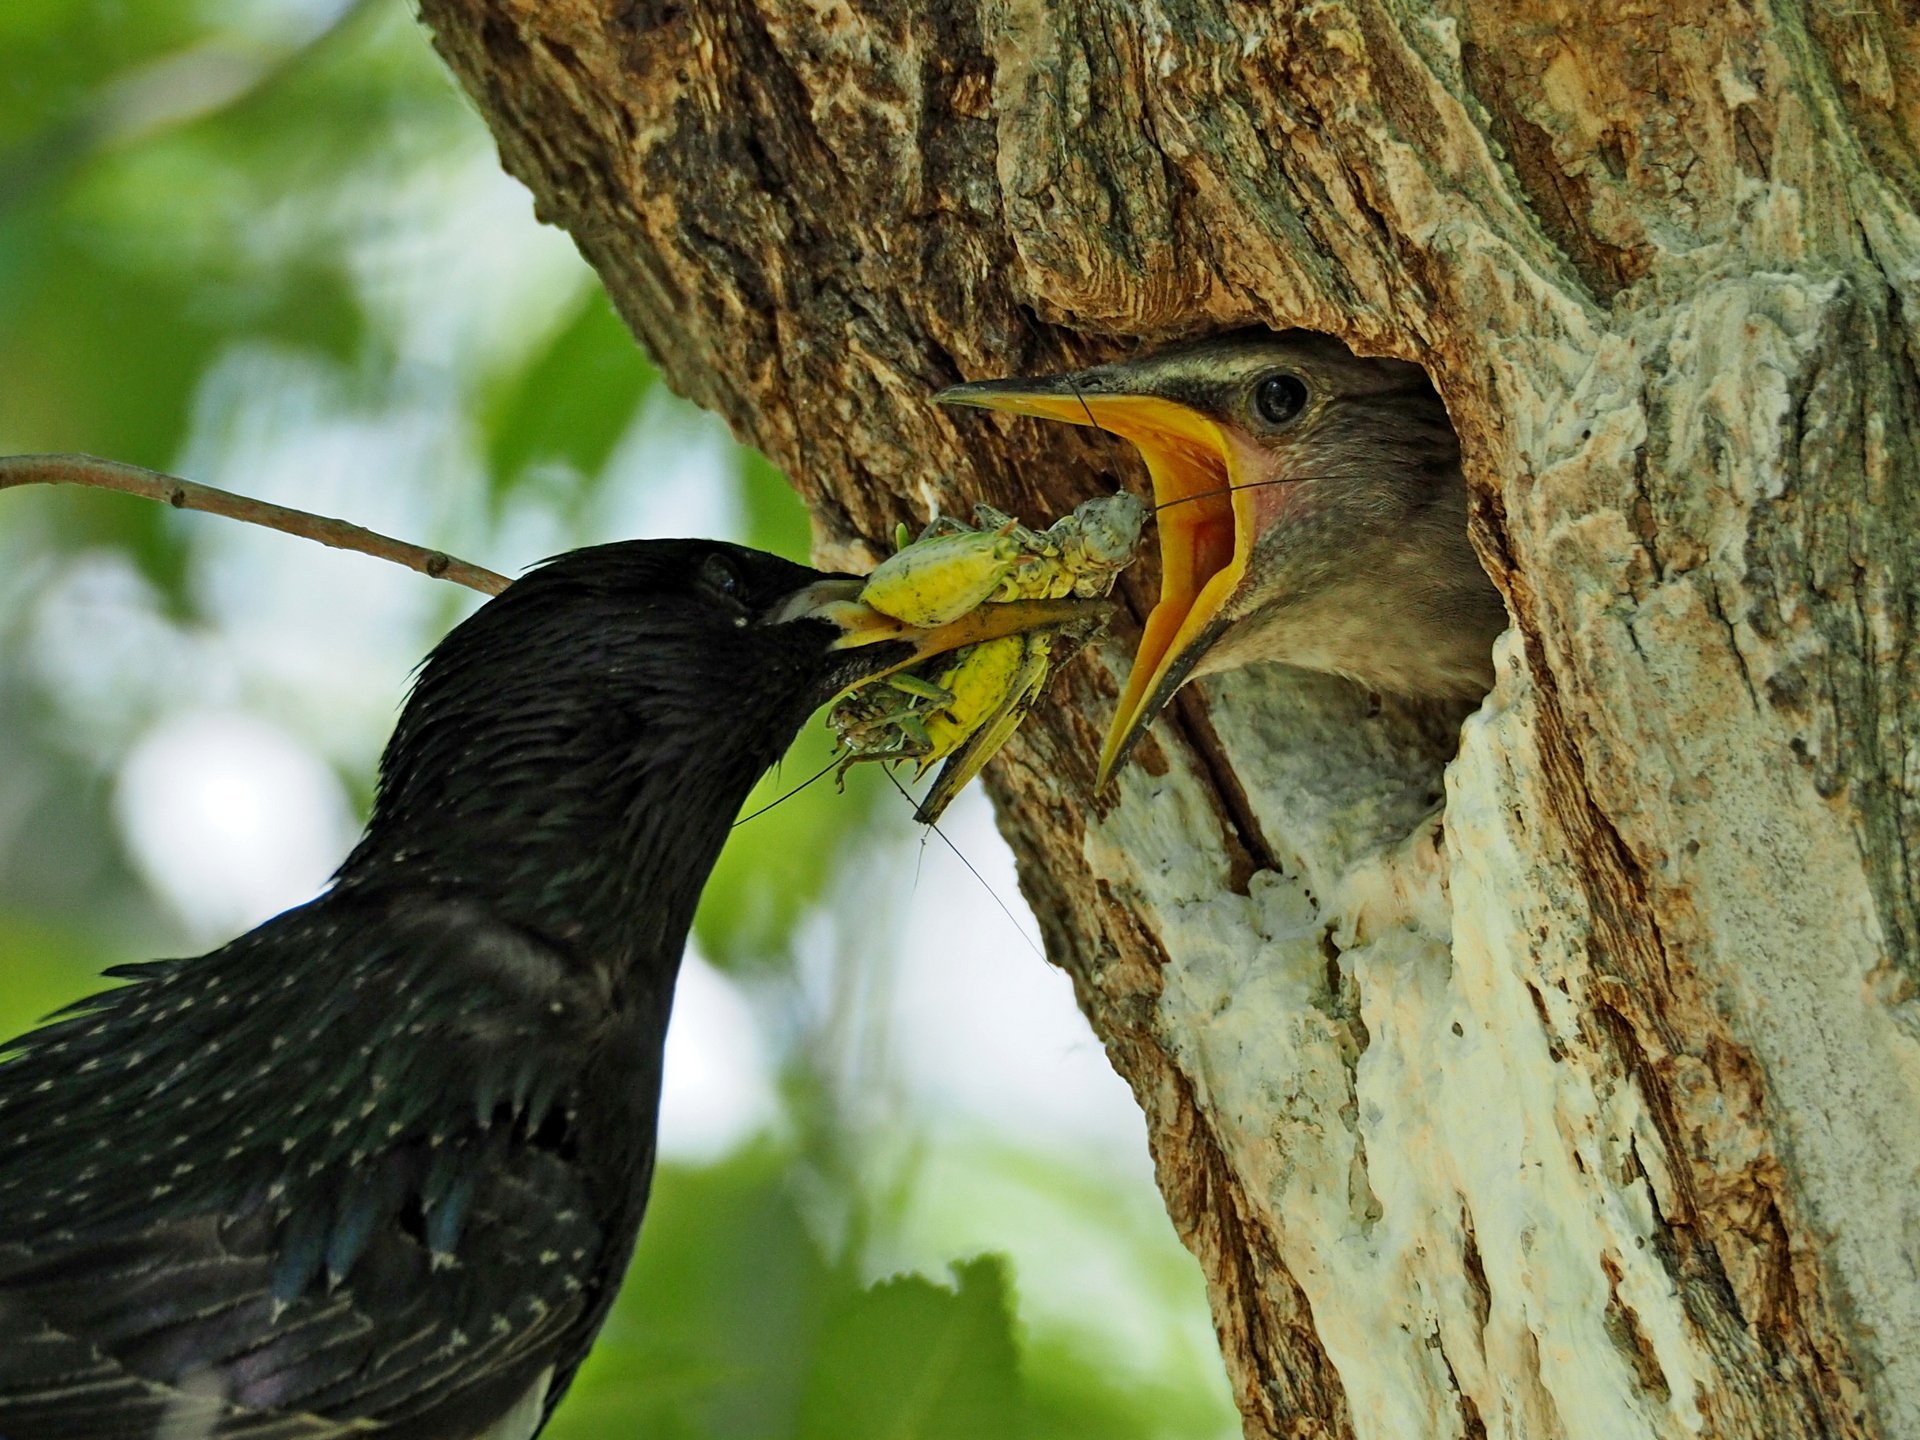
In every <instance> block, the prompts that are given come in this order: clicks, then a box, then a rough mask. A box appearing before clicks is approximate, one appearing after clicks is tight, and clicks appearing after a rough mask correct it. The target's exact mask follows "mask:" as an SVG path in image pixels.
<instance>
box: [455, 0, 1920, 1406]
mask: <svg viewBox="0 0 1920 1440" xmlns="http://www.w3.org/2000/svg"><path fill="white" fill-rule="evenodd" d="M423 9H424V11H425V18H426V19H427V21H428V22H429V24H430V25H431V26H432V28H433V30H434V32H435V35H436V38H437V41H438V43H439V45H440V47H441V49H442V51H443V53H444V54H445V56H446V58H447V60H448V61H449V63H450V64H451V65H452V67H453V69H454V70H455V71H456V73H457V74H458V75H459V77H460V78H461V80H462V81H463V82H464V83H465V84H466V86H467V88H468V89H469V90H470V91H471V92H472V94H473V95H474V97H475V98H476V100H477V101H478V103H479V105H480V107H481V109H482V111H483V112H484V114H485V116H486V118H487V120H488V122H489V123H490V124H491V126H492V127H493V129H494V132H495V133H496V135H497V136H498V138H499V142H500V147H501V151H502V154H503V156H504V158H505V161H506V164H507V166H508V168H509V169H510V170H511V171H512V172H513V173H514V174H515V175H517V176H519V177H520V178H521V179H522V180H524V181H525V182H526V184H527V185H528V186H530V187H531V188H532V190H533V192H534V194H535V196H536V197H537V201H538V205H539V209H540V213H541V214H542V215H543V216H544V217H545V218H547V219H549V220H551V221H553V222H554V223H556V224H559V225H563V226H565V227H566V228H567V229H569V230H570V231H571V232H572V233H573V234H574V236H575V237H576V238H577V240H578V242H579V244H580V247H581V249H582V250H583V251H584V252H585V253H586V255H587V257H588V258H589V259H590V260H591V261H592V262H593V264H594V265H595V266H596V267H597V268H598V270H599V272H600V274H601V275H602V276H603V277H604V279H605V281H606V284H607V287H608V289H609V290H610V291H611V293H612V295H613V297H614V299H615V301H616V303H617V304H618V305H619V307H620V309H621V311H622V313H623V314H624V315H625V316H626V317H627V319H628V321H629V322H630V323H631V324H632V326H633V328H634V330H635V332H636V333H637V334H638V335H639V336H640V338H641V339H642V340H643V341H644V342H645V344H646V346H647V348H648V350H649V351H650V352H651V353H652V354H653V356H654V357H655V358H656V359H657V360H658V361H659V363H660V364H661V366H662V367H663V368H664V370H665V371H666V373H667V375H668V376H669V377H670V379H671V380H672V381H673V383H674V384H675V385H676V386H678V387H679V388H680V389H681V390H683V391H684V392H686V393H687V394H689V395H691V396H693V397H694V398H695V399H696V400H698V401H700V402H701V403H702V404H705V405H708V406H710V407H712V408H713V409H715V410H718V411H719V412H720V413H722V414H724V415H725V416H727V417H728V418H729V419H730V420H731V421H732V423H733V425H734V426H735V428H736V429H737V430H738V432H739V433H740V434H741V435H742V436H743V437H744V438H745V439H747V440H750V441H752V442H753V443H754V444H756V445H759V446H760V447H762V448H763V449H764V450H766V451H767V453H768V454H769V455H771V456H772V457H773V458H774V459H775V460H776V461H777V462H779V463H780V464H781V465H783V466H784V467H786V468H787V470H788V471H789V472H790V473H791V474H792V475H793V476H794V478H795V481H796V483H797V484H798V486H799V487H800V489H801V490H802V492H803V493H804V494H805V496H806V498H807V500H808V501H809V503H810V504H811V506H812V507H813V510H814V513H815V515H816V516H817V521H818V536H819V548H820V550H821V552H822V554H823V555H825V556H827V557H828V558H831V559H835V560H839V561H842V562H853V561H858V560H861V559H863V558H866V559H871V558H873V557H874V556H876V555H877V554H878V553H879V549H880V547H882V546H883V543H884V542H883V537H885V536H887V535H888V534H889V532H890V531H891V528H892V526H893V524H894V522H895V521H897V520H901V519H906V520H910V521H918V520H921V519H923V518H924V517H925V515H926V513H927V512H928V511H929V510H930V509H931V508H932V507H934V506H935V505H939V506H942V507H945V508H948V509H956V508H960V509H963V508H964V507H965V506H966V505H967V504H968V503H970V502H971V501H972V500H973V499H975V498H986V499H991V500H992V501H994V502H995V503H997V504H1000V505H1002V506H1005V507H1007V508H1011V509H1015V510H1018V511H1021V512H1023V513H1025V514H1027V515H1028V516H1029V517H1033V518H1037V517H1047V516H1052V515H1054V514H1056V513H1059V512H1061V511H1063V510H1064V509H1065V508H1066V507H1067V506H1069V505H1070V504H1072V503H1074V502H1075V501H1077V500H1079V499H1082V498H1084V497H1085V496H1086V495H1088V494H1090V493H1093V492H1095V491H1098V490H1100V489H1103V488H1107V487H1111V486H1114V485H1116V484H1137V483H1139V480H1140V477H1139V476H1138V475H1137V474H1136V473H1135V469H1134V466H1133V464H1132V462H1131V459H1130V457H1129V456H1128V455H1126V454H1123V453H1121V451H1120V449H1119V447H1118V446H1117V445H1116V444H1115V443H1114V442H1103V441H1102V440H1101V438H1100V437H1097V436H1089V435H1087V434H1086V433H1084V432H1068V431H1064V430H1062V429H1060V428H1058V427H1048V426H1042V425H1038V424H1032V423H1022V422H1017V421H1014V422H1010V421H1005V420H1000V419H994V418H985V417H979V416H975V415H972V414H958V415H954V414H945V413H941V412H939V411H936V410H934V409H932V408H931V407H929V406H928V405H927V404H926V403H925V397H926V396H927V394H928V392H929V391H931V390H933V389H934V388H936V387H938V386H941V385H944V384H947V383H950V382H952V381H956V380H960V379H963V378H974V377H978V376H983V375H997V374H1003V373H1008V372H1015V371H1021V370H1029V369H1040V368H1050V367H1055V366H1058V365H1061V364H1064V363H1068V362H1074V363H1083V362H1091V361H1094V360H1096V359H1102V358H1107V357H1109V356H1112V355H1114V354H1120V353H1127V352H1130V351H1131V350H1133V349H1134V348H1135V347H1136V346H1137V345H1138V344H1140V343H1141V342H1145V341H1157V340H1164V339H1167V338H1169V337H1172V336H1176V335H1186V334H1190V333H1194V332H1200V331H1206V330H1210V329H1216V328H1223V327H1227V326H1233V325H1239V324H1243V323H1248V322H1259V323H1266V324H1272V325H1288V324H1295V325H1305V326H1310V327H1312V328H1315V329H1320V330H1325V331H1330V332H1332V333H1334V334H1337V335H1339V336H1342V337H1343V338H1345V339H1346V340H1347V341H1348V342H1349V343H1351V344H1353V345H1354V346H1355V347H1356V348H1358V349H1361V350H1364V351H1368V352H1372V353H1391V354H1395V355H1400V356H1404V357H1407V358H1410V359H1415V360H1419V361H1421V362H1423V363H1425V364H1426V365H1427V366H1428V367H1429V369H1430V370H1431V371H1432V372H1433V374H1434V376H1435V379H1436V381H1437V382H1438V384H1439V385H1440V387H1441V390H1442V392H1443V393H1444V395H1445V397H1446V400H1447V403H1448V405H1449V407H1450V409H1451V410H1452V413H1453V415H1454V417H1455V420H1456V422H1457V424H1458V426H1459V428H1460V431H1461V433H1462V436H1463V439H1464V441H1465V444H1466V449H1467V454H1468V458H1469V470H1470V474H1471V478H1472V484H1473V487H1474V494H1475V510H1476V519H1475V524H1476V535H1475V538H1476V541H1477V544H1478V546H1479V548H1480V553H1481V555H1482V558H1483V560H1484V561H1485V563H1486V565H1487V567H1488V569H1489V571H1490V572H1491V573H1492V574H1493V575H1494V577H1495V578H1496V580H1497V581H1498V582H1499V584H1500V586H1501V587H1502V589H1503V591H1504V592H1505V594H1506V596H1507V599H1508V602H1509V605H1510V608H1511V610H1512V613H1513V617H1514V621H1515V625H1514V629H1513V630H1512V631H1511V632H1509V634H1508V635H1507V637H1506V638H1505V640H1503V641H1502V643H1501V645H1500V648H1499V652H1498V661H1499V672H1500V680H1499V684H1498V687H1497V688H1496V690H1495V691H1494V693H1493V694H1492V695H1491V696H1490V697H1489V699H1488V700H1487V702H1486V703H1485V704H1484V705H1483V706H1482V707H1480V709H1479V710H1478V711H1477V712H1476V713H1475V714H1473V715H1472V716H1471V717H1470V718H1469V719H1467V720H1466V721H1465V724H1464V727H1460V726H1458V725H1456V724H1455V723H1454V722H1455V721H1457V719H1458V717H1434V716H1423V715H1418V714H1411V713H1403V712H1401V711H1399V710H1396V709H1394V708H1392V707H1391V706H1389V707H1386V708H1384V709H1382V710H1379V711H1378V713H1376V710H1375V708H1374V707H1371V706H1370V704H1369V701H1368V699H1367V697H1365V696H1363V695H1361V694H1358V693H1356V692H1355V691H1353V690H1352V689H1351V688H1350V687H1347V686H1345V685H1343V684H1341V683H1338V682H1334V681H1330V680H1323V679H1316V678H1313V677H1309V676H1302V675H1298V674H1290V673H1284V672H1281V671H1278V670H1274V671H1271V672H1270V673H1251V672H1250V673H1246V674H1243V675H1240V676H1235V677H1228V678H1227V679H1225V680H1222V681H1220V682H1217V683H1210V684H1207V685H1205V686H1204V687H1202V688H1201V690H1200V692H1199V693H1198V694H1197V695H1190V697H1189V698H1188V700H1187V701H1186V702H1185V703H1184V704H1183V705H1182V706H1181V707H1180V708H1179V710H1178V713H1177V714H1176V715H1175V716H1174V717H1172V719H1171V720H1170V721H1168V722H1166V723H1163V724H1162V725H1161V726H1160V727H1159V728H1158V731H1157V734H1158V746H1157V748H1155V747H1153V746H1147V747H1144V749H1145V754H1144V763H1142V764H1136V765H1135V766H1134V767H1133V768H1131V769H1130V770H1129V771H1128V772H1127V773H1126V775H1125V776H1124V778H1123V779H1122V781H1121V783H1120V785H1119V787H1118V790H1117V793H1116V794H1114V795H1113V796H1111V797H1108V798H1096V797H1095V796H1093V795H1092V793H1091V791H1090V788H1089V781H1090V766H1091V759H1092V756H1093V754H1094V750H1095V742H1096V736H1097V732H1098V730H1099V729H1100V727H1101V726H1102V724H1103V723H1104V721H1105V718H1106V716H1107V714H1108V712H1109V710H1110V707H1111V705H1112V702H1113V698H1114V695H1115V672H1116V669H1117V668H1118V667H1119V666H1121V665H1122V664H1123V663H1124V657H1125V654H1126V653H1127V650H1128V647H1129V646H1130V643H1131V640H1132V638H1133V637H1132V634H1131V633H1130V630H1129V626H1128V625H1127V624H1125V623H1123V624H1122V625H1121V626H1120V628H1119V632H1118V633H1117V634H1116V635H1115V636H1114V637H1113V638H1112V640H1111V641H1110V642H1109V644H1108V645H1107V647H1106V648H1105V649H1104V650H1103V651H1102V652H1101V653H1100V654H1098V655H1097V656H1096V657H1095V659H1094V660H1093V661H1092V662H1091V663H1084V664H1081V665H1078V666H1076V667H1075V668H1074V670H1073V672H1072V674H1071V675H1070V677H1069V681H1068V683H1067V684H1066V686H1065V687H1064V692H1065V693H1064V694H1063V697H1062V703H1060V704H1058V705H1056V706H1053V707H1051V708H1050V709H1049V710H1047V711H1046V712H1045V713H1044V714H1043V715H1042V716H1040V717H1039V719H1038V720H1037V721H1036V722H1035V723H1033V724H1031V725H1030V726H1029V728H1028V730H1027V731H1026V734H1025V736H1024V738H1023V739H1022V740H1021V741H1020V742H1018V743H1017V744H1016V745H1015V747H1014V749H1013V751H1012V753H1011V755H1010V756H1009V757H1008V758H1007V759H1006V760H1005V761H1004V762H1002V763H1001V764H1000V765H999V766H998V767H997V768H996V769H995V771H994V772H993V774H992V786H993V790H994V794H995V796H996V798H997V800H998V803H999V806H1000V815H1001V820H1002V824H1003V826H1004V827H1005V829H1006V831H1007V833H1008V835H1009V836H1010V838H1011V839H1012V841H1013V843H1014V845H1015V847H1016V849H1017V850H1018V852H1019V855H1020V857H1021V862H1022V873H1023V877H1024V884H1025V886H1026V890H1027V893H1028V896H1029V898H1030V899H1031V900H1032V902H1033V904H1034V906H1035V908H1036V910H1037V911H1038V912H1039V914H1040V916H1041V919H1042V923H1043V925H1044V926H1045V928H1046V931H1047V936H1048V943H1049V947H1050V951H1051V954H1052V956H1053V958H1054V959H1055V960H1056V961H1058V962H1059V963H1060V964H1062V965H1064V966H1065V967H1066V968H1067V969H1068V970H1069V971H1070V972H1071V973H1072V975H1073V977H1074V981H1075V984H1076V987H1077V990H1078V994H1079V997H1080V1000H1081V1003H1082V1005H1083V1007H1084V1008H1085V1010H1086V1012H1087V1014H1088V1016H1089V1018H1090V1019H1091V1021H1092V1023H1093V1025H1094V1027H1095V1028H1096V1029H1097V1031H1098V1032H1099V1034H1100V1035H1101V1036H1102V1038H1103V1039H1104V1041H1105V1042H1106V1045H1107V1048H1108V1051H1109V1053H1110V1055H1111V1056H1112V1059H1113V1063H1114V1064H1115V1066H1116V1067H1117V1068H1118V1069H1119V1070H1120V1072H1121V1073H1122V1074H1124V1075H1125V1076H1126V1077H1127V1079H1128V1080H1129V1081H1130V1082H1131V1083H1132V1085H1133V1087H1134V1091H1135V1093H1136V1095H1137V1096H1138V1097H1139V1100H1140V1103H1141V1104H1142V1106H1143V1107H1144V1108H1145V1110H1146V1113H1147V1117H1148V1120H1149V1123H1150V1126H1151V1131H1152V1135H1153V1144H1154V1150H1155V1155H1156V1157H1157V1159H1158V1163H1159V1175H1160V1181H1161V1186H1162V1188H1163V1190H1164V1192H1165V1195H1166V1200H1167V1204H1168V1208H1169V1210H1170V1212H1171V1213H1172V1215H1173V1217H1174V1219H1175V1221H1176V1222H1177V1224H1178V1225H1179V1227H1180V1231H1181V1233H1182V1235H1183V1236H1184V1237H1185V1238H1186V1240H1187V1243H1188V1244H1189V1245H1190V1246H1191V1248H1192V1249H1193V1251H1194V1253H1195V1254H1196V1255H1197V1256H1198V1257H1199V1259H1200V1262H1201V1264H1202V1265H1203V1266H1204V1267H1205V1270H1206V1273H1207V1276H1208V1279H1209V1282H1210V1286H1211V1293H1212V1298H1213V1308H1214V1314H1215V1317H1216V1320H1217V1323H1218V1328H1219V1333H1220V1339H1221V1344H1222V1347H1223V1350H1224V1352H1225V1355H1226V1360H1227V1365H1228V1370H1229V1373H1230V1375H1231V1377H1232V1380H1233V1383H1234V1386H1235V1389H1236V1392H1237V1396H1238V1400H1239V1403H1240V1406H1241V1409H1242V1411H1243V1413H1244V1415H1245V1419H1246V1429H1247V1433H1248V1434H1249V1435H1254V1436H1265V1435H1289V1436H1305V1435H1315V1436H1319V1435H1326V1436H1363V1437H1387V1436H1392V1437H1409V1440H1414V1437H1418V1440H1429V1437H1435V1436H1525V1437H1529V1440H1539V1437H1560V1436H1565V1437H1596V1440H1598V1437H1604V1440H1631V1437H1639V1436H1679V1435H1706V1436H1714V1437H1731V1436H1742V1437H1767V1440H1779V1437H1798V1436H1813V1435H1821V1436H1881V1437H1920V1273H1917V1271H1920V1005H1917V1004H1916V1001H1915V978H1916V973H1917V968H1916V967H1920V905H1917V904H1916V893H1917V892H1916V886H1915V866H1916V863H1920V862H1917V860H1916V857H1920V799H1917V797H1916V793H1915V789H1916V784H1917V783H1920V755H1916V753H1915V752H1914V750H1913V749H1912V748H1910V737H1911V736H1913V735H1914V734H1915V733H1916V722H1920V697H1917V696H1916V665H1917V664H1920V648H1916V641H1915V579H1916V577H1915V569H1916V562H1917V561H1920V541H1917V540H1916V534H1917V533H1920V532H1917V531H1916V510H1917V509H1920V504H1917V502H1916V493H1917V492H1916V488H1915V487H1916V479H1917V478H1920V476H1917V475H1916V470H1917V469H1920V459H1917V458H1916V445H1915V441H1916V425H1917V424H1920V391H1916V385H1915V376H1916V362H1917V361H1920V350H1917V349H1916V324H1917V323H1920V320H1917V318H1916V317H1920V295H1916V275H1917V274H1920V271H1917V270H1916V260H1917V258H1920V222H1917V221H1916V217H1915V213H1914V212H1915V200H1916V195H1917V194H1920V160H1917V158H1916V157H1917V153H1920V152H1917V149H1916V146H1917V145H1920V23H1916V12H1915V10H1914V8H1913V6H1912V4H1911V3H1910V0H1905V3H1903V0H1850V3H1848V4H1845V5H1842V4H1839V3H1835V0H1662V3H1659V4H1652V3H1646V0H1627V3H1625V4H1589V5H1578V4H1570V3H1566V0H1477V3H1472V4H1469V3H1467V0H1431V3H1428V0H1300V3H1294V0H1278V3H1271V4H1254V3H1244V0H792V3H780V0H677V3H675V0H424V4H423ZM1151 583H1152V581H1151V577H1150V576H1147V575H1145V574H1141V575H1137V576H1135V577H1134V579H1133V582H1132V586H1131V588H1130V591H1129V597H1130V600H1131V602H1132V604H1133V605H1134V607H1135V613H1136V615H1137V614H1139V613H1143V610H1144V603H1145V601H1146V600H1147V598H1148V596H1149V593H1150V592H1149V589H1148V586H1149V585H1150V584H1151ZM1456 750H1457V754H1456V753H1455V752H1456ZM1449 760H1450V761H1451V763H1448V762H1449ZM1443 774H1444V779H1443ZM1443 783H1444V787H1445V798H1446V805H1445V810H1444V814H1443V816H1439V817H1436V816H1435V815H1433V814H1432V813H1430V811H1431V806H1432V804H1433V802H1434V800H1435V799H1436V798H1437V797H1438V796H1439V795H1440V793H1441V786H1442V784H1443Z"/></svg>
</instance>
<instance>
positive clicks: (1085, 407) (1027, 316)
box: [943, 305, 1113, 838]
mask: <svg viewBox="0 0 1920 1440" xmlns="http://www.w3.org/2000/svg"><path fill="white" fill-rule="evenodd" d="M1014 308H1015V309H1017V310H1018V311H1019V312H1020V319H1021V321H1022V323H1024V324H1025V325H1026V327H1027V333H1028V334H1029V335H1031V336H1032V337H1033V338H1034V340H1035V341H1036V342H1037V341H1039V339H1040V327H1039V326H1038V325H1036V324H1035V323H1034V314H1033V311H1032V310H1030V309H1029V308H1028V307H1027V306H1025V305H1016V306H1015V307H1014ZM1065 378H1066V382H1067V384H1069V385H1072V386H1073V398H1074V399H1076V400H1078V401H1079V402H1080V409H1081V410H1082V411H1083V412H1084V413H1085V414H1086V417H1087V424H1089V425H1091V426H1092V427H1093V428H1094V429H1096V430H1098V431H1099V432H1100V433H1101V434H1103V435H1111V434H1112V433H1113V432H1112V431H1111V430H1108V429H1107V427H1106V426H1104V425H1102V424H1101V423H1100V422H1099V421H1098V420H1096V419H1094V418H1093V407H1092V406H1091V405H1089V404H1087V397H1086V396H1085V395H1084V394H1083V393H1081V390H1080V387H1079V386H1078V385H1074V383H1073V376H1071V375H1068V376H1066V377H1065ZM943 838H944V837H943Z"/></svg>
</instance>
